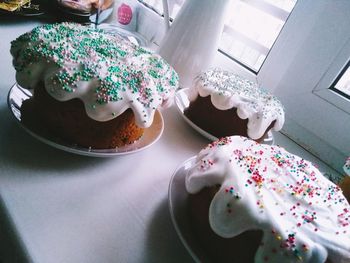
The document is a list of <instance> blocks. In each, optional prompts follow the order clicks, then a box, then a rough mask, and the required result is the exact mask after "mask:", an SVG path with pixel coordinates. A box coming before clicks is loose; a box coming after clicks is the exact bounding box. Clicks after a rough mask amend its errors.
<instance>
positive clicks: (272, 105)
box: [184, 68, 284, 141]
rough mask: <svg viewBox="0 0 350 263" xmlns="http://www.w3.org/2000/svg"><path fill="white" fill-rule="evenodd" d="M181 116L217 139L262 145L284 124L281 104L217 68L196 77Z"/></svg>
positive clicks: (248, 82) (253, 84) (259, 89)
mask: <svg viewBox="0 0 350 263" xmlns="http://www.w3.org/2000/svg"><path fill="white" fill-rule="evenodd" d="M188 99H189V101H190V104H189V106H188V107H187V108H186V109H185V110H184V114H185V116H186V117H187V118H188V119H190V120H191V121H192V122H193V123H194V124H196V125H197V126H198V127H199V128H201V129H203V130H205V131H206V132H208V133H210V134H211V135H214V136H215V137H217V138H221V137H225V136H231V135H241V136H245V137H249V138H251V139H253V140H256V141H262V140H263V139H264V138H265V137H266V135H267V132H268V131H269V130H271V129H272V130H275V131H278V130H280V129H281V128H282V126H283V124H284V110H283V106H282V104H281V102H280V101H279V100H278V99H277V98H276V97H275V96H273V95H271V94H270V93H268V92H267V91H265V90H263V89H261V88H259V87H258V85H257V84H256V83H254V82H252V81H249V80H246V79H244V78H242V77H240V76H238V75H236V74H233V73H232V72H229V71H225V70H221V69H218V68H215V69H211V70H208V71H205V72H202V73H201V74H199V75H198V76H197V77H196V78H195V80H194V82H193V85H192V86H191V87H190V88H189V90H188Z"/></svg>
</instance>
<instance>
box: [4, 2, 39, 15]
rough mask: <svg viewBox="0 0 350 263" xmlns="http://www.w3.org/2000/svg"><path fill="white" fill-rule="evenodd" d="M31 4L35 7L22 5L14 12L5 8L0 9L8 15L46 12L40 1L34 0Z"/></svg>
mask: <svg viewBox="0 0 350 263" xmlns="http://www.w3.org/2000/svg"><path fill="white" fill-rule="evenodd" d="M31 4H32V5H33V6H34V7H30V6H29V7H26V6H22V7H21V8H19V9H18V10H15V11H12V12H11V11H7V10H4V9H0V13H3V14H6V15H19V16H41V15H43V14H44V13H45V12H44V11H43V9H42V8H41V4H40V1H35V0H32V1H31Z"/></svg>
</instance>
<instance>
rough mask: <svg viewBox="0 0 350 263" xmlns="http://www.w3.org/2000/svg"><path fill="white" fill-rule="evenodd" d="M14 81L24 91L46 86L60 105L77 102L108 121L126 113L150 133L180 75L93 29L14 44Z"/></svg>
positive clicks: (75, 27) (38, 32)
mask: <svg viewBox="0 0 350 263" xmlns="http://www.w3.org/2000/svg"><path fill="white" fill-rule="evenodd" d="M11 54H12V55H13V58H14V60H13V64H14V67H15V69H16V80H17V82H18V83H19V84H20V85H21V86H22V87H24V88H28V89H30V88H34V87H35V86H36V85H37V84H38V83H40V82H44V84H45V88H46V90H47V92H48V93H49V94H50V95H51V96H53V97H54V98H55V99H57V100H59V101H67V100H70V99H73V98H79V99H81V100H82V101H83V102H84V105H85V110H86V113H87V115H88V116H89V117H90V118H92V119H94V120H97V121H108V120H111V119H113V118H115V117H117V116H119V115H120V114H122V113H123V112H124V111H125V110H126V109H128V108H131V109H132V110H133V112H134V114H135V119H136V124H137V125H138V126H140V127H149V126H150V125H151V124H152V122H153V116H154V112H155V110H156V109H157V108H158V107H159V106H164V105H168V104H170V102H171V98H172V97H173V95H174V92H175V90H176V88H177V86H178V76H177V74H176V72H175V71H174V70H173V69H172V68H171V67H170V66H169V64H167V63H166V62H165V61H164V60H163V59H162V58H161V57H160V56H159V55H157V54H154V53H152V52H150V51H148V50H146V49H144V48H141V47H138V46H136V45H134V44H133V43H131V42H129V41H127V40H125V39H123V38H122V37H119V36H117V35H110V34H108V33H105V32H104V31H102V30H96V29H94V28H93V27H87V26H82V25H79V24H74V23H61V24H52V25H44V26H41V27H37V28H35V29H33V30H32V31H31V32H28V33H26V34H24V35H22V36H20V37H18V38H17V39H16V40H14V41H13V42H12V46H11Z"/></svg>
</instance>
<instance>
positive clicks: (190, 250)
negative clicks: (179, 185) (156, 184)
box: [168, 155, 207, 262]
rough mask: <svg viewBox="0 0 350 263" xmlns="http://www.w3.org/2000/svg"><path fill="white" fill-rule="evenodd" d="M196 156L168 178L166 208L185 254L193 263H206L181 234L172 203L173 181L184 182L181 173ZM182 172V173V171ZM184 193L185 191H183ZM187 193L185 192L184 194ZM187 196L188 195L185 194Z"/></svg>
mask: <svg viewBox="0 0 350 263" xmlns="http://www.w3.org/2000/svg"><path fill="white" fill-rule="evenodd" d="M196 157H197V156H196V155H195V156H192V157H190V158H188V159H187V160H185V161H184V162H182V163H181V165H179V166H178V167H177V168H176V170H175V171H174V172H173V174H172V176H171V178H170V182H169V186H168V206H169V213H170V218H171V222H172V224H173V226H174V228H175V232H176V234H177V235H178V237H179V239H180V240H181V242H182V244H183V245H184V247H185V248H186V250H187V252H188V253H189V254H190V256H191V257H192V259H193V260H194V261H195V262H207V260H206V259H205V258H202V257H204V255H202V256H201V255H198V254H197V253H198V252H197V253H195V252H194V251H193V248H192V246H191V245H190V244H189V241H188V240H187V239H186V238H185V236H184V234H183V230H182V229H181V227H180V226H179V222H178V221H177V219H176V216H175V212H174V211H175V209H174V207H175V206H176V204H175V201H174V199H175V198H174V195H173V189H174V185H175V179H177V178H180V179H181V178H183V182H184V181H185V178H186V175H185V174H184V173H183V172H184V171H185V168H186V165H190V164H192V163H193V162H194V161H195V160H196ZM182 170H184V171H182ZM184 191H186V190H184ZM186 193H187V192H186ZM187 196H188V193H187ZM198 249H199V250H201V247H200V246H199V247H198Z"/></svg>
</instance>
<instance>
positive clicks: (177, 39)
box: [158, 0, 229, 88]
mask: <svg viewBox="0 0 350 263" xmlns="http://www.w3.org/2000/svg"><path fill="white" fill-rule="evenodd" d="M228 3H229V0H186V2H185V3H184V4H183V6H182V7H181V9H180V11H179V13H178V15H177V17H176V19H175V21H174V22H173V23H172V25H171V26H170V28H169V26H167V27H168V30H167V33H166V34H165V37H164V39H163V40H162V42H161V44H160V47H159V50H158V53H159V54H160V55H161V56H162V57H163V58H164V59H165V60H166V61H168V63H169V64H170V65H172V66H173V67H174V69H175V70H176V72H177V73H178V74H179V77H180V85H181V88H186V87H190V86H191V84H192V81H193V79H194V77H195V76H196V75H197V74H198V73H199V72H200V71H203V70H206V69H207V68H208V67H209V66H210V65H211V62H212V60H213V58H214V56H215V54H216V51H217V49H218V45H219V40H220V37H221V34H222V30H223V27H224V18H225V11H226V10H227V4H228ZM163 10H164V19H165V21H166V23H167V24H168V21H169V19H168V17H169V12H168V3H167V0H163Z"/></svg>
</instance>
